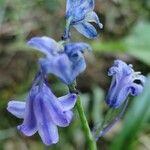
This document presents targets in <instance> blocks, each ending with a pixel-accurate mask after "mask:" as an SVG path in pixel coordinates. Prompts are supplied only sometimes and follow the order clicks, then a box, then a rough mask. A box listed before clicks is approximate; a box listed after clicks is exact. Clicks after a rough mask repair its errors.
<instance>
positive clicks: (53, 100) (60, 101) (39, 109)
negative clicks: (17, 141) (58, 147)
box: [7, 83, 77, 145]
mask: <svg viewBox="0 0 150 150" xmlns="http://www.w3.org/2000/svg"><path fill="white" fill-rule="evenodd" d="M76 99H77V95H76V94H68V95H66V96H63V97H60V98H57V97H56V96H55V95H54V94H53V93H52V91H51V90H50V89H49V88H48V86H47V85H46V84H45V83H41V84H40V85H34V86H33V87H32V88H31V90H30V92H29V95H28V97H27V100H26V102H19V101H10V102H9V103H8V107H7V110H8V111H9V112H10V113H12V114H13V115H15V116H16V117H18V118H22V119H23V123H22V124H21V125H19V126H18V129H19V130H20V131H21V132H22V133H23V134H25V135H26V136H32V135H33V134H35V133H36V132H38V133H39V135H40V137H41V139H42V141H43V143H44V144H46V145H51V144H55V143H57V142H58V140H59V136H58V129H57V126H59V127H67V126H68V125H69V124H70V122H71V120H72V116H73V113H72V111H71V109H72V108H73V107H74V105H75V103H76Z"/></svg>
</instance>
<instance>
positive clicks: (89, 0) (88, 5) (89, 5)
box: [82, 0, 95, 12]
mask: <svg viewBox="0 0 150 150" xmlns="http://www.w3.org/2000/svg"><path fill="white" fill-rule="evenodd" d="M83 2H84V3H83ZM83 2H82V3H83V5H84V7H85V9H86V10H87V12H88V11H92V10H93V9H94V7H95V1H94V0H85V1H83Z"/></svg>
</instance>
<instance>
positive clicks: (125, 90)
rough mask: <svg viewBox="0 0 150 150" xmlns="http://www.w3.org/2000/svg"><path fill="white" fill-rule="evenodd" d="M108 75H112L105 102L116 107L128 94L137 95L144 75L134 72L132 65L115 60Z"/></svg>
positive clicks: (141, 86)
mask: <svg viewBox="0 0 150 150" xmlns="http://www.w3.org/2000/svg"><path fill="white" fill-rule="evenodd" d="M108 75H109V76H112V82H111V86H110V88H109V91H108V95H107V97H106V103H107V104H108V106H109V107H112V108H118V107H120V106H121V105H122V104H123V103H124V102H125V101H126V100H127V97H128V96H129V95H132V96H137V95H139V94H140V93H141V92H142V91H143V87H144V83H145V80H146V77H145V76H143V75H141V73H140V72H135V71H134V70H133V68H132V65H127V64H126V63H125V62H123V61H121V60H115V61H114V65H113V66H112V67H111V68H110V69H109V72H108Z"/></svg>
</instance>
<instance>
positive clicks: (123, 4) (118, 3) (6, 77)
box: [0, 0, 150, 150]
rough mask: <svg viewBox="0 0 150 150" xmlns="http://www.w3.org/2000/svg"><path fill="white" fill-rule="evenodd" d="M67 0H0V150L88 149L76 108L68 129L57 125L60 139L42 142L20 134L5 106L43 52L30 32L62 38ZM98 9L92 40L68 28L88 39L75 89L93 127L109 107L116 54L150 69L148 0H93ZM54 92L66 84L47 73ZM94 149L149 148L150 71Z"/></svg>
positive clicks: (20, 93) (24, 88) (20, 92)
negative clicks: (90, 52) (29, 43)
mask: <svg viewBox="0 0 150 150" xmlns="http://www.w3.org/2000/svg"><path fill="white" fill-rule="evenodd" d="M65 3H66V0H26V1H25V0H0V150H49V149H51V150H84V149H85V150H87V149H88V148H87V145H86V142H85V139H84V136H83V133H82V129H81V124H80V121H79V117H78V114H77V112H76V111H74V112H75V116H74V120H73V122H72V123H71V125H70V126H69V127H68V128H59V132H60V141H59V143H58V144H57V145H54V146H51V147H45V146H44V145H43V144H42V142H41V140H40V138H39V136H38V135H37V134H36V135H35V136H32V137H30V138H27V137H25V136H23V135H21V134H20V133H19V132H18V131H17V130H16V126H17V125H18V124H21V122H22V120H20V119H17V118H15V117H14V116H12V115H11V114H9V113H8V112H7V111H6V107H7V103H8V101H9V100H11V99H19V100H25V97H26V94H27V92H28V90H29V88H30V86H31V82H32V79H33V78H34V74H35V72H36V69H37V67H38V66H37V64H36V62H37V60H38V58H39V57H40V56H41V54H39V53H38V52H36V51H33V50H31V49H29V48H28V47H27V46H26V41H27V40H28V39H30V38H31V37H33V36H42V35H47V36H50V37H53V38H54V39H56V40H60V38H61V36H62V34H63V29H64V25H65V19H64V13H65ZM95 10H96V12H97V14H98V15H99V17H100V20H101V22H102V23H103V25H104V28H103V30H101V31H99V30H98V32H99V35H100V36H99V37H98V38H97V39H96V40H87V39H86V38H84V37H83V36H81V35H80V34H79V33H77V32H76V31H75V30H74V29H72V32H73V33H72V34H73V39H74V41H84V42H88V43H89V44H91V46H92V48H93V52H94V55H92V56H91V55H90V56H89V55H88V54H86V59H87V64H88V65H87V70H86V71H85V73H84V74H81V75H80V77H79V78H78V89H79V90H80V91H81V93H82V102H83V104H84V107H85V112H86V115H87V118H88V121H89V124H90V127H91V129H92V128H93V126H94V125H96V124H97V123H100V122H101V121H102V120H103V117H104V115H105V113H106V111H107V110H108V108H107V106H106V104H105V102H104V100H105V95H106V93H107V90H108V88H109V85H110V78H109V77H108V76H107V70H108V68H109V67H110V66H111V64H112V63H113V60H114V59H118V58H119V59H122V60H124V61H126V62H127V63H132V64H133V65H134V68H135V69H136V70H139V71H141V72H142V73H143V74H145V75H147V76H148V73H149V72H150V1H149V0H132V1H131V0H96V8H95ZM49 82H50V84H51V88H52V90H53V91H55V93H56V95H58V96H59V95H63V94H66V93H67V87H66V86H65V85H63V84H62V83H60V82H59V81H58V80H57V79H56V78H55V77H53V76H51V77H50V78H49ZM97 145H98V150H150V76H148V80H147V84H146V87H145V90H144V92H143V94H142V95H141V96H139V97H137V98H130V104H129V107H128V109H127V113H126V115H125V116H124V117H123V119H122V120H121V121H120V122H118V123H117V124H116V125H115V126H114V127H113V129H112V130H111V131H110V132H109V133H107V134H106V136H105V137H103V138H101V139H100V140H99V141H98V143H97Z"/></svg>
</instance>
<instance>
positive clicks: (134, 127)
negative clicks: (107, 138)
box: [111, 75, 150, 150]
mask: <svg viewBox="0 0 150 150" xmlns="http://www.w3.org/2000/svg"><path fill="white" fill-rule="evenodd" d="M149 89H150V75H149V76H148V79H147V82H146V85H145V90H144V92H143V93H142V94H141V95H140V96H139V97H136V98H134V100H133V102H132V105H131V107H130V108H129V110H128V112H127V114H126V116H125V120H124V122H123V128H122V130H121V131H120V133H119V134H118V135H117V136H116V138H115V139H114V141H113V143H112V146H111V150H124V149H125V150H133V149H135V148H134V147H133V143H134V141H135V139H136V137H137V136H138V133H139V131H140V130H141V129H142V127H143V125H144V124H145V122H146V121H147V120H148V118H150V92H149Z"/></svg>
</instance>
